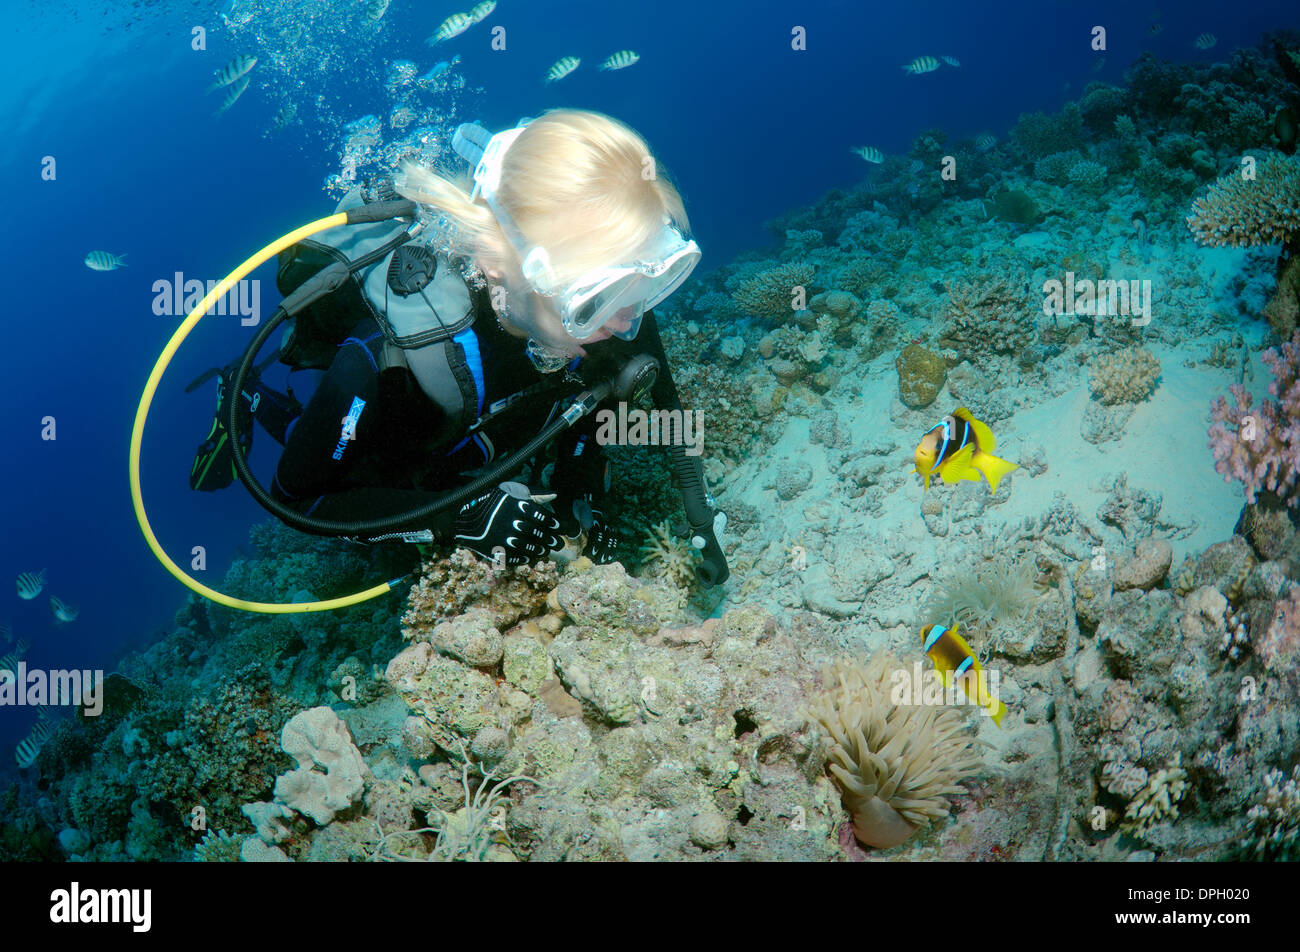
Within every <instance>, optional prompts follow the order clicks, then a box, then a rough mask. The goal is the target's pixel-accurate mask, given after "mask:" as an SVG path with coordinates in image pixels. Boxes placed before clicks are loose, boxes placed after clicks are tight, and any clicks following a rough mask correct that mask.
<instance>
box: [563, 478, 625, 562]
mask: <svg viewBox="0 0 1300 952" xmlns="http://www.w3.org/2000/svg"><path fill="white" fill-rule="evenodd" d="M555 512H556V515H558V516H559V520H560V522H559V524H560V535H563V536H567V537H568V538H570V539H576V538H577V537H578V535H579V534H581V533H583V532H585V533H586V534H587V544H586V545H585V546H584V547H583V550H582V554H583V555H585V556H586V557H587V558H589V559H591V561H593V562H595V563H596V564H597V565H606V564H607V563H609V562H613V561H614V558H615V556H614V550H615V549H616V548H618V536H617V535H615V534H614V530H613V529H611V528H610V526H609V523H608V522H606V521H605V514H604V513H603V512H601V511H600V510H599V509H592V508H591V496H589V495H587V496H578V497H577V498H573V497H569V498H567V499H563V501H560V502H557V503H556V505H555Z"/></svg>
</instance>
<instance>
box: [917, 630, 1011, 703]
mask: <svg viewBox="0 0 1300 952" xmlns="http://www.w3.org/2000/svg"><path fill="white" fill-rule="evenodd" d="M959 627H961V626H960V625H957V624H954V625H953V626H952V628H948V627H946V626H944V625H927V626H926V627H925V628H923V629H922V630H921V645H922V648H923V650H924V651H925V656H926V657H927V658H929V659H930V660H931V661H933V662H934V669H935V670H936V671H938V672H939V676H940V677H941V678H943V685H944V687H952V686H953V684H960V685H961V689H962V690H963V691H965V692H966V697H968V698H970V699H971V700H972V701H974V702H975V703H976V704H978V705H979V706H980V707H983V708H987V709H988V712H989V714H990V715H991V716H992V717H993V723H994V724H996V725H998V727H1001V726H1002V717H1003V715H1005V714H1006V713H1007V706H1006V705H1005V704H1003V703H1002V702H1001V701H999V700H998V699H997V698H996V697H994V696H993V695H992V694H991V693H989V686H988V676H987V675H986V674H985V673H984V668H983V667H982V666H981V665H980V663H979V661H978V660H977V659H976V657H975V652H974V651H972V650H971V646H970V645H968V644H966V639H965V638H963V637H962V636H961V635H959V634H957V629H958V628H959Z"/></svg>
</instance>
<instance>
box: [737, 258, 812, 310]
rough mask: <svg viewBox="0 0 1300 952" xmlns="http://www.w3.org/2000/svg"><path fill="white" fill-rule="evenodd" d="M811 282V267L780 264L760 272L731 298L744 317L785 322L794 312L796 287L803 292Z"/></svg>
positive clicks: (807, 265)
mask: <svg viewBox="0 0 1300 952" xmlns="http://www.w3.org/2000/svg"><path fill="white" fill-rule="evenodd" d="M812 279H813V267H812V265H810V264H782V265H778V266H777V267H775V268H768V269H767V270H766V271H760V272H758V274H756V275H754V276H753V277H751V278H749V279H748V280H746V281H744V282H743V283H742V284H741V285H740V287H738V288H737V289H736V291H735V293H734V294H733V295H732V299H733V300H734V301H735V302H736V304H738V305H739V306H740V308H741V309H742V310H743V311H745V312H746V313H747V314H754V315H757V316H759V317H767V318H771V319H772V320H778V321H779V320H785V319H786V318H789V317H791V316H793V314H794V312H795V308H794V300H795V288H804V289H805V290H806V289H807V288H808V286H809V285H810V284H811V283H812ZM808 296H811V295H808Z"/></svg>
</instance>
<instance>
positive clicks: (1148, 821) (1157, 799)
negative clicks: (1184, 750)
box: [1120, 754, 1187, 837]
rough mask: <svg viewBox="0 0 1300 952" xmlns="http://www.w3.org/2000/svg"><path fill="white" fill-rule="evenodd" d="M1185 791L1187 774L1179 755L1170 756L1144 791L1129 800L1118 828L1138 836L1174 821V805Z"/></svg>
mask: <svg viewBox="0 0 1300 952" xmlns="http://www.w3.org/2000/svg"><path fill="white" fill-rule="evenodd" d="M1186 792H1187V771H1185V770H1183V768H1182V758H1181V757H1180V755H1178V754H1174V757H1173V759H1172V760H1171V761H1169V763H1168V764H1166V765H1165V766H1164V767H1162V768H1161V769H1160V770H1158V771H1156V774H1155V776H1154V777H1152V778H1151V779H1150V781H1148V783H1147V785H1146V788H1145V789H1143V790H1139V791H1138V794H1137V796H1135V797H1134V798H1133V799H1132V800H1130V801H1129V805H1128V809H1127V810H1126V811H1125V812H1124V820H1123V822H1121V823H1120V828H1121V829H1122V830H1124V831H1125V832H1127V833H1131V834H1132V835H1133V836H1139V837H1140V836H1145V835H1146V833H1147V831H1148V830H1150V829H1151V827H1152V826H1154V825H1155V824H1157V823H1160V822H1162V821H1164V820H1176V819H1178V802H1179V801H1180V800H1182V799H1183V794H1185V793H1186Z"/></svg>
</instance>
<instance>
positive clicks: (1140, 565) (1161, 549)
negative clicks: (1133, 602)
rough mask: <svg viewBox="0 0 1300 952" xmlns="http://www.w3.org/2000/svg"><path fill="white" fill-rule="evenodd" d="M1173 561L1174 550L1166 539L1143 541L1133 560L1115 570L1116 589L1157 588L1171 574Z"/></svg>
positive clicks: (1138, 546)
mask: <svg viewBox="0 0 1300 952" xmlns="http://www.w3.org/2000/svg"><path fill="white" fill-rule="evenodd" d="M1173 559H1174V550H1173V548H1172V547H1171V546H1170V545H1169V543H1168V542H1166V541H1165V540H1164V539H1143V540H1142V541H1141V542H1139V543H1138V545H1137V553H1136V554H1135V555H1134V556H1133V558H1131V559H1126V560H1125V561H1124V562H1122V563H1121V564H1120V565H1119V567H1118V568H1116V569H1115V575H1114V584H1115V589H1116V590H1117V591H1124V590H1125V589H1130V588H1140V589H1143V590H1146V589H1151V588H1155V587H1156V586H1157V585H1159V584H1160V583H1161V582H1162V581H1164V578H1165V576H1166V575H1168V574H1169V565H1170V563H1171V562H1173Z"/></svg>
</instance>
